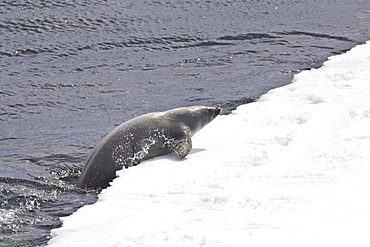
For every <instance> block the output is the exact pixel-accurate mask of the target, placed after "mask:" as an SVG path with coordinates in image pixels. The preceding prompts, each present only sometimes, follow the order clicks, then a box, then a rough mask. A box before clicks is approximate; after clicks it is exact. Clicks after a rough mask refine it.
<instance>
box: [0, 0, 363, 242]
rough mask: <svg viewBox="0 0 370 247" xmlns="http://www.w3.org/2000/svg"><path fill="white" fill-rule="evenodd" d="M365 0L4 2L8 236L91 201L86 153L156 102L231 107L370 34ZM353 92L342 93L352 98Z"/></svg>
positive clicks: (0, 57) (3, 185) (49, 224)
mask: <svg viewBox="0 0 370 247" xmlns="http://www.w3.org/2000/svg"><path fill="white" fill-rule="evenodd" d="M369 28H370V1H368V0H358V1H356V0H347V1H342V0H274V1H273V0H263V1H262V0H244V1H237V0H234V1H231V0H229V1H228V0H218V1H175V0H168V1H165V0H158V1H143V0H135V1H113V0H112V1H111V0H107V1H93V0H87V1H77V0H67V1H65V0H63V1H62V0H60V1H58V0H44V1H31V0H28V1H4V0H2V1H1V2H0V78H1V79H0V83H1V84H0V85H1V89H0V225H1V231H0V246H37V245H45V244H46V242H47V241H48V239H49V235H50V229H52V228H55V227H58V226H60V224H61V223H60V221H59V217H60V216H65V215H69V214H71V213H72V212H74V211H75V210H77V209H78V208H79V207H81V206H83V205H85V204H90V203H93V202H94V201H95V200H96V194H97V193H96V192H94V191H83V190H79V189H77V188H75V187H74V184H75V183H76V181H77V178H78V174H79V172H80V171H81V169H82V167H83V164H84V161H85V160H86V159H87V157H88V155H89V153H90V152H91V151H92V149H93V148H94V147H95V146H96V144H97V143H98V142H99V141H100V140H101V138H102V137H103V136H104V135H105V134H107V133H108V132H109V131H110V130H112V129H113V128H114V127H115V126H116V125H118V124H120V123H121V122H123V121H125V120H128V119H129V118H132V117H133V116H136V115H139V114H143V113H146V112H149V111H161V110H166V109H169V108H173V107H180V106H191V105H218V106H221V107H222V108H223V110H224V112H225V113H227V112H229V111H230V110H232V109H234V108H235V107H236V106H238V105H240V104H244V103H247V102H250V101H253V100H255V99H257V98H258V97H259V96H260V95H261V94H263V93H265V92H266V91H268V90H269V89H272V88H275V87H279V86H282V85H286V84H288V83H290V82H291V79H292V77H293V75H294V73H296V72H298V71H300V70H304V69H310V68H315V67H319V66H320V65H321V64H322V63H323V61H325V60H326V59H327V57H328V56H331V55H334V54H339V53H343V52H344V51H346V50H348V49H350V48H351V47H353V46H355V45H357V44H360V43H363V42H365V41H366V40H369V39H370V30H369ZM343 100H345V99H343Z"/></svg>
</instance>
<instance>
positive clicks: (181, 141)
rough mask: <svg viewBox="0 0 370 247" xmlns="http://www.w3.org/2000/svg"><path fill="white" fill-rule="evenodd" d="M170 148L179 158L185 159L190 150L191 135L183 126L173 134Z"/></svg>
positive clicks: (187, 128)
mask: <svg viewBox="0 0 370 247" xmlns="http://www.w3.org/2000/svg"><path fill="white" fill-rule="evenodd" d="M171 146H172V148H173V149H174V150H175V152H176V153H177V154H178V155H179V157H180V158H185V156H186V155H188V153H189V152H190V150H191V148H192V142H191V133H190V129H189V127H187V126H183V127H182V128H181V130H179V131H177V132H175V133H174V137H173V141H172V144H171Z"/></svg>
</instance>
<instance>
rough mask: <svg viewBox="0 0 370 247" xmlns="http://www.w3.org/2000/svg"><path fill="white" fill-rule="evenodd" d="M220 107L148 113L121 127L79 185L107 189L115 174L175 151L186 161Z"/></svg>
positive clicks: (108, 138)
mask: <svg viewBox="0 0 370 247" xmlns="http://www.w3.org/2000/svg"><path fill="white" fill-rule="evenodd" d="M220 111H221V109H220V108H219V107H207V106H193V107H182V108H176V109H172V110H168V111H165V112H154V113H148V114H145V115H141V116H138V117H135V118H133V119H131V120H128V121H127V122H124V123H123V124H121V125H119V126H118V127H117V128H115V129H114V130H113V131H112V132H110V133H109V134H108V135H107V136H106V137H105V138H104V139H103V140H102V141H101V142H100V143H99V144H98V146H97V147H96V148H95V149H94V150H93V152H92V154H91V155H90V157H89V158H88V160H87V162H86V164H85V166H84V168H83V170H82V172H81V175H80V177H79V179H78V182H77V186H78V187H80V188H83V189H104V188H106V187H108V186H109V182H111V181H112V180H113V179H114V178H115V177H116V171H117V170H120V169H122V168H123V167H125V168H128V167H130V166H134V165H137V164H139V163H140V162H141V161H142V160H146V159H149V158H152V157H156V156H160V155H164V154H168V153H171V152H173V151H175V152H176V153H177V154H178V155H179V157H180V158H184V157H185V156H186V155H187V154H188V153H189V152H190V150H191V148H192V141H191V137H192V136H193V135H194V134H195V133H196V132H197V131H199V130H200V129H202V128H203V127H204V126H206V125H207V124H208V123H210V122H211V121H212V120H213V119H214V118H215V117H217V116H218V115H219V114H220Z"/></svg>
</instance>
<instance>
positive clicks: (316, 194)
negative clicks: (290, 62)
mask: <svg viewBox="0 0 370 247" xmlns="http://www.w3.org/2000/svg"><path fill="white" fill-rule="evenodd" d="M369 126H370V42H368V43H367V44H365V45H359V46H357V47H355V48H354V49H352V50H351V51H349V52H347V53H345V54H343V55H339V56H334V57H331V58H329V61H327V62H326V63H325V64H324V65H323V67H322V68H320V69H313V70H311V71H304V72H301V73H299V74H298V75H296V76H295V77H294V81H293V83H292V84H290V85H288V86H285V87H282V88H278V89H274V90H272V91H270V92H269V93H267V94H266V95H263V96H262V97H261V99H260V100H259V101H258V102H256V103H252V104H247V105H243V106H240V107H238V109H237V110H235V111H234V112H233V113H232V114H231V115H228V116H219V117H218V118H216V119H215V120H214V121H213V122H212V123H211V124H210V125H208V126H207V127H205V128H204V129H203V130H201V131H200V132H199V133H197V134H196V136H194V138H193V145H194V147H193V150H192V152H191V153H190V154H189V155H188V156H187V158H186V159H185V160H181V161H179V159H178V158H176V155H174V154H171V155H167V156H164V157H159V158H155V159H152V160H149V161H146V162H143V163H142V164H141V165H139V166H137V167H133V168H130V169H127V170H122V171H120V172H119V176H120V177H119V178H117V179H115V180H114V181H113V182H112V186H111V187H109V188H108V189H106V190H104V191H102V193H101V195H100V197H99V200H98V202H97V203H95V204H94V205H90V206H85V207H83V208H81V209H79V210H78V211H77V212H76V213H74V214H73V215H71V216H69V217H65V218H62V221H63V226H62V227H61V228H59V229H55V230H53V231H52V236H53V238H52V239H51V240H50V242H49V246H171V247H172V246H268V244H269V245H270V246H271V245H277V246H324V245H326V246H349V245H351V246H368V244H369V242H370V234H369V228H370V227H369V224H370V192H369V188H370V128H369Z"/></svg>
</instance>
